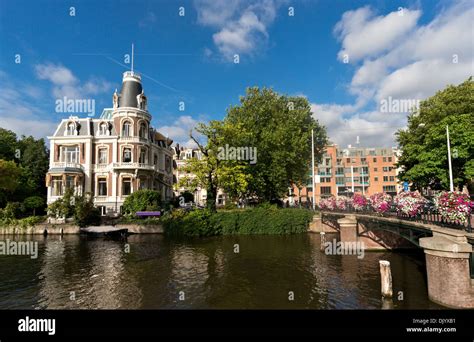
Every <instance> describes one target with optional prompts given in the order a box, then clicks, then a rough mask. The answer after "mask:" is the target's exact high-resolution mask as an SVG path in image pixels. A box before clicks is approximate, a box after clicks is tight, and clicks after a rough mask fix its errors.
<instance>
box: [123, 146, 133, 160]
mask: <svg viewBox="0 0 474 342" xmlns="http://www.w3.org/2000/svg"><path fill="white" fill-rule="evenodd" d="M122 162H124V163H131V162H132V149H131V148H130V147H126V148H124V149H123V154H122Z"/></svg>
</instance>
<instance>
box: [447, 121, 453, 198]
mask: <svg viewBox="0 0 474 342" xmlns="http://www.w3.org/2000/svg"><path fill="white" fill-rule="evenodd" d="M446 142H447V144H448V165H449V190H450V191H451V192H453V191H454V184H453V168H452V165H451V144H450V142H449V127H448V125H446Z"/></svg>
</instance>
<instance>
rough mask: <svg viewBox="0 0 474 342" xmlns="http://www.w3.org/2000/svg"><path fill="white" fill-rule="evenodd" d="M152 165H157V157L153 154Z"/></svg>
mask: <svg viewBox="0 0 474 342" xmlns="http://www.w3.org/2000/svg"><path fill="white" fill-rule="evenodd" d="M153 164H155V165H158V155H157V154H155V155H154V157H153Z"/></svg>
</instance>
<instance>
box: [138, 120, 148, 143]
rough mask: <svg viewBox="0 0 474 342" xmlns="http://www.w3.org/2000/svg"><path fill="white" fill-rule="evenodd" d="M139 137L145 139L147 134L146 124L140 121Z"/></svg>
mask: <svg viewBox="0 0 474 342" xmlns="http://www.w3.org/2000/svg"><path fill="white" fill-rule="evenodd" d="M139 133H140V138H144V139H146V138H147V134H146V124H145V123H143V122H142V123H141V124H140V132H139Z"/></svg>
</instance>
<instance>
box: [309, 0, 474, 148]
mask: <svg viewBox="0 0 474 342" xmlns="http://www.w3.org/2000/svg"><path fill="white" fill-rule="evenodd" d="M420 15H421V11H419V10H417V11H414V10H408V9H404V17H400V18H398V12H397V11H394V12H392V13H388V14H387V15H385V16H378V17H374V15H373V12H372V10H371V9H370V8H369V7H363V8H359V9H357V10H355V11H350V12H346V13H344V15H343V16H342V19H341V21H339V23H338V24H337V25H336V27H335V32H336V33H337V34H338V36H339V39H340V40H341V42H342V46H341V50H340V51H339V54H338V58H340V56H341V55H343V54H344V53H348V54H349V56H350V60H351V61H352V62H356V63H355V65H356V69H355V72H354V75H353V77H352V80H351V83H350V84H349V87H348V90H349V93H350V94H353V95H355V97H356V99H355V104H354V105H351V104H349V105H339V104H314V105H313V107H312V108H313V111H314V113H315V116H316V118H318V119H319V120H320V122H321V123H322V124H324V125H326V126H327V128H328V132H329V136H330V138H331V139H332V140H333V141H334V142H336V143H338V144H341V145H346V144H354V143H355V141H356V137H357V136H359V137H360V140H361V143H362V144H364V145H377V146H391V145H393V144H395V139H394V136H393V133H394V132H395V131H396V130H397V128H402V127H404V126H405V125H406V116H407V113H393V112H392V113H380V112H379V111H378V110H379V107H380V101H381V100H383V99H388V98H389V97H391V98H393V99H399V100H405V99H407V100H410V99H413V100H423V99H425V98H427V97H430V96H432V95H434V94H435V93H436V91H438V90H441V89H444V88H445V87H446V86H447V85H449V84H459V83H461V82H463V81H465V80H466V79H467V78H468V77H469V76H471V75H472V74H473V67H472V60H473V57H474V56H473V50H472V33H471V32H472V18H473V17H474V6H473V5H472V3H471V2H469V1H459V2H456V3H454V4H452V5H451V6H450V7H448V8H444V9H442V10H441V11H440V12H439V13H438V15H437V16H436V17H435V18H434V19H433V20H432V21H431V22H429V23H427V24H426V25H416V23H417V20H418V18H419V17H420ZM402 22H403V23H405V25H406V27H400V25H401V23H402ZM388 27H390V28H391V29H393V32H387V30H388ZM454 55H456V56H457V58H458V61H457V63H455V58H454ZM358 62H360V63H358Z"/></svg>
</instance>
